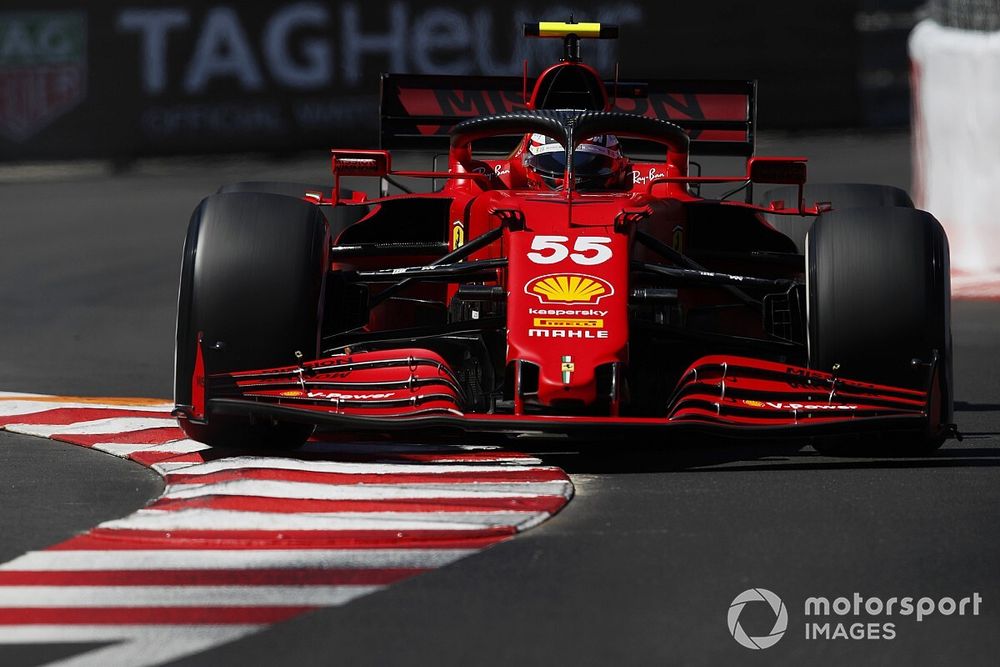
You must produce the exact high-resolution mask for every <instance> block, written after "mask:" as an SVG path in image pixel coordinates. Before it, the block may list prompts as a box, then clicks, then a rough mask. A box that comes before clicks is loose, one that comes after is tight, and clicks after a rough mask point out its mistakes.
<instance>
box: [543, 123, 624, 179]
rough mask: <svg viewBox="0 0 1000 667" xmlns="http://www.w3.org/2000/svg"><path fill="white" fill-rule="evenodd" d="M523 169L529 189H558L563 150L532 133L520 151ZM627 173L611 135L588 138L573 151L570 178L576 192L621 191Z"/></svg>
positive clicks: (562, 167)
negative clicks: (530, 187)
mask: <svg viewBox="0 0 1000 667" xmlns="http://www.w3.org/2000/svg"><path fill="white" fill-rule="evenodd" d="M524 166H525V171H526V172H527V175H528V182H529V183H530V184H531V185H532V186H533V187H535V188H537V189H546V188H548V189H552V190H559V189H561V188H562V187H563V186H564V183H563V180H564V177H565V175H566V149H565V148H563V146H562V144H560V143H559V142H558V141H556V140H555V139H553V138H552V137H547V136H545V135H544V134H532V135H530V136H529V137H528V146H527V150H526V151H525V152H524ZM627 171H628V160H626V159H625V156H624V155H622V151H621V146H620V145H619V144H618V137H616V136H615V135H613V134H600V135H597V136H594V137H590V138H589V139H586V140H584V141H583V142H581V143H580V144H579V145H578V146H577V147H576V150H575V151H573V176H574V181H575V185H576V187H577V188H578V189H580V190H609V189H616V188H621V187H622V186H623V185H624V182H625V174H626V173H627Z"/></svg>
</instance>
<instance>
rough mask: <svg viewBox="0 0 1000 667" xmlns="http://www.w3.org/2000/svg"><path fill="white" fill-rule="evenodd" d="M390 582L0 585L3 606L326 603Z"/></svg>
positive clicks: (255, 605) (195, 605)
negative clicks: (294, 584) (232, 584)
mask: <svg viewBox="0 0 1000 667" xmlns="http://www.w3.org/2000/svg"><path fill="white" fill-rule="evenodd" d="M381 588H385V586H352V585H343V586H317V585H314V584H311V585H308V586H0V607H25V608H32V609H37V608H43V607H72V608H88V607H116V608H123V607H324V606H336V605H341V604H344V603H346V602H349V601H350V600H353V599H354V598H357V597H360V596H362V595H368V594H369V593H374V592H375V591H377V590H379V589H381Z"/></svg>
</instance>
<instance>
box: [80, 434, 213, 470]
mask: <svg viewBox="0 0 1000 667" xmlns="http://www.w3.org/2000/svg"><path fill="white" fill-rule="evenodd" d="M92 449H97V450H99V451H102V452H107V453H108V454H114V455H115V456H121V457H123V458H124V457H128V456H129V455H130V454H135V453H136V452H165V453H172V454H190V453H191V452H200V451H204V450H206V449H211V447H209V446H208V445H206V444H204V443H201V442H198V441H197V440H188V439H185V440H172V441H170V442H167V443H163V444H161V445H130V444H126V443H120V442H99V443H97V444H95V445H94V446H93V447H92ZM188 465H190V464H188Z"/></svg>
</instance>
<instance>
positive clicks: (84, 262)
mask: <svg viewBox="0 0 1000 667" xmlns="http://www.w3.org/2000/svg"><path fill="white" fill-rule="evenodd" d="M760 152H762V153H765V152H770V153H785V154H807V155H810V156H811V158H812V162H811V163H810V166H811V175H812V178H813V179H814V180H817V181H821V180H857V181H872V182H883V183H889V184H894V185H900V186H903V187H906V186H907V184H908V181H909V164H908V158H907V155H908V142H907V139H906V137H905V136H903V135H890V136H870V135H856V136H847V137H842V136H837V135H826V136H821V137H775V138H772V139H770V140H768V141H764V142H762V145H761V150H760ZM325 166H326V160H325V159H324V156H323V154H322V153H321V152H318V153H316V154H315V155H312V156H303V158H302V159H295V160H291V161H268V160H262V159H259V158H246V159H238V160H233V159H226V160H206V161H192V160H186V161H184V162H173V161H162V162H156V163H144V164H141V165H139V166H138V167H137V168H135V169H132V170H130V171H127V172H124V173H118V174H116V173H108V172H106V171H103V170H102V169H101V168H100V166H84V167H82V168H79V167H73V168H70V169H68V170H66V171H63V172H60V173H57V172H53V171H52V170H39V171H37V172H33V173H25V172H23V171H21V172H12V171H0V235H2V236H0V313H2V319H0V322H2V325H0V390H6V391H25V392H39V393H53V394H81V395H90V396H99V395H107V396H151V397H166V396H169V392H170V386H171V366H172V335H173V312H174V299H175V291H176V276H177V271H178V269H179V262H180V248H181V244H182V241H183V236H184V230H185V227H186V224H187V219H188V216H189V215H190V211H191V209H192V208H193V207H194V206H195V204H196V203H197V202H198V200H199V199H200V198H201V197H202V196H204V195H205V194H207V193H209V192H211V191H213V190H214V189H215V188H216V187H217V185H218V184H220V183H222V182H229V181H236V180H263V179H283V180H297V181H304V182H325V181H326V174H325V173H324V169H325ZM953 328H954V336H955V379H956V399H957V412H956V419H957V422H958V424H959V428H960V429H961V431H962V432H963V434H964V435H965V439H964V441H962V442H956V441H950V442H949V443H948V444H947V445H946V446H945V447H944V448H943V449H942V450H941V451H940V452H939V453H937V454H935V455H933V456H929V457H924V458H915V459H914V458H877V459H838V458H827V457H822V456H819V455H818V454H816V453H815V452H813V451H812V450H811V449H810V448H803V449H789V448H787V447H778V446H768V445H763V446H754V447H747V446H739V447H736V446H724V445H720V444H718V443H704V444H701V443H699V444H697V445H696V446H692V447H686V448H685V449H683V450H677V449H675V448H673V447H671V445H670V444H669V443H664V442H641V443H636V445H635V446H634V447H632V448H630V449H629V450H628V451H608V450H606V449H601V448H599V447H598V448H593V447H591V448H587V449H585V450H584V451H576V450H575V449H574V448H569V447H560V446H547V445H546V446H541V447H539V449H541V450H542V451H543V452H544V454H545V455H544V456H543V458H544V459H545V462H546V463H551V464H555V465H559V466H562V467H563V468H564V469H565V470H567V471H568V472H570V473H571V475H572V479H573V482H574V484H575V485H576V497H575V498H574V500H573V501H572V502H571V503H570V505H569V506H568V507H567V508H566V509H565V510H563V511H562V513H560V514H559V515H558V516H556V517H555V518H554V519H552V520H550V521H548V522H547V523H545V524H544V525H543V526H541V527H540V528H537V529H535V530H533V531H531V532H529V533H527V534H525V535H523V536H519V537H517V538H515V539H513V540H510V541H508V542H504V543H502V544H500V545H497V546H495V547H492V548H490V549H488V550H487V551H485V552H483V553H480V554H478V555H476V556H473V557H470V558H467V559H465V560H462V561H459V562H457V563H455V564H453V565H450V566H448V567H445V568H442V569H440V570H437V571H434V572H430V573H428V574H425V575H422V576H419V577H415V578H412V579H409V580H407V581H405V582H403V583H400V584H398V585H396V586H393V587H391V588H389V589H387V590H384V591H382V592H380V593H377V594H375V595H371V596H368V597H365V598H362V599H360V600H357V601H355V602H352V603H351V604H348V605H346V606H343V607H339V608H332V609H328V610H321V611H318V612H313V613H310V614H306V615H304V616H301V617H298V618H296V619H293V620H292V621H289V622H286V623H283V624H279V625H276V626H273V627H271V628H270V629H268V630H266V631H264V632H262V633H260V634H257V635H253V636H250V637H248V638H245V639H242V640H240V641H237V642H234V643H232V644H228V645H224V646H220V647H218V648H216V649H214V650H212V651H209V652H206V653H202V654H198V655H195V656H192V657H190V658H188V659H186V660H184V661H182V662H183V664H191V665H196V664H197V665H209V664H211V665H220V664H222V665H228V664H247V663H248V662H249V663H253V664H279V663H280V664H285V663H289V662H292V661H294V662H295V663H297V664H324V665H326V664H350V665H364V664H372V665H383V664H454V665H465V664H488V665H502V664H510V663H515V662H516V663H519V664H551V663H553V662H559V663H571V664H574V663H575V664H583V665H604V664H608V663H610V662H615V663H618V664H636V665H647V664H705V665H711V664H722V663H727V664H803V663H805V664H845V663H855V664H899V663H903V662H907V663H910V664H967V665H974V664H990V665H992V664H996V656H997V655H1000V633H997V632H996V628H997V623H998V621H1000V611H998V610H1000V529H998V528H997V521H996V517H997V509H998V508H1000V354H998V353H1000V335H998V333H1000V303H995V302H959V303H956V304H955V308H954V323H953ZM159 490H160V482H159V479H158V478H157V477H156V476H155V475H154V474H153V473H152V472H150V471H147V470H144V469H142V468H139V467H138V466H136V465H134V464H130V463H128V462H123V461H120V460H118V459H115V458H113V457H110V456H107V455H104V454H101V453H99V452H94V451H87V450H83V449H77V448H74V447H72V446H70V445H61V444H59V443H51V442H46V441H43V440H40V439H36V438H28V437H23V436H14V435H11V434H8V433H0V501H2V511H0V531H2V532H0V535H2V539H0V556H2V557H3V558H4V560H6V559H7V558H10V557H13V556H15V555H17V554H19V553H23V552H25V551H28V550H30V549H36V548H39V547H41V546H45V545H46V544H51V543H53V542H55V541H58V540H60V539H64V538H66V537H69V536H71V535H73V534H75V533H77V532H79V531H81V530H84V529H86V528H89V527H91V526H93V525H94V524H95V523H97V522H98V521H101V520H105V519H111V518H114V517H118V516H123V515H125V514H127V513H128V512H131V511H133V510H134V509H136V508H138V507H140V506H142V505H143V504H145V503H146V502H147V501H148V500H149V499H151V498H153V497H154V496H155V495H156V494H157V493H158V492H159ZM754 587H762V588H766V589H769V590H771V591H774V592H775V593H777V594H778V595H779V596H780V597H781V598H782V599H783V600H784V602H785V604H786V605H787V607H788V614H789V625H788V631H787V633H786V635H785V636H784V638H783V639H782V640H781V641H780V642H779V643H778V644H777V645H775V646H774V647H772V648H769V649H767V650H764V651H750V650H747V649H745V648H742V647H741V646H739V645H737V644H736V642H734V641H733V639H732V637H731V636H730V634H729V630H728V628H727V622H726V620H727V619H726V615H727V611H728V609H729V606H730V603H731V602H732V601H733V599H734V598H735V597H736V596H737V594H739V593H741V592H742V591H744V590H746V589H749V588H754ZM855 592H859V593H861V594H862V595H863V596H864V597H866V598H867V597H871V596H879V597H881V598H882V599H883V600H886V599H888V598H890V597H892V596H898V597H903V596H913V597H921V596H927V597H932V598H939V597H944V596H948V597H953V598H956V599H958V598H962V597H965V596H970V595H972V594H973V593H978V594H979V595H981V596H982V599H983V603H982V605H981V608H980V614H979V615H978V616H970V615H968V614H967V615H965V616H958V615H957V614H956V615H951V616H941V615H940V614H935V615H932V616H930V617H929V618H925V619H924V620H923V621H921V622H919V623H918V622H917V621H916V620H915V618H914V617H913V616H909V617H899V616H897V617H894V618H888V617H886V616H884V615H882V616H878V617H876V618H871V619H869V618H867V617H865V618H855V617H853V616H850V615H848V616H845V617H843V618H841V617H831V618H824V619H818V620H821V621H829V622H833V623H834V624H836V623H837V622H844V623H846V624H850V623H852V622H855V621H861V622H870V621H871V622H878V623H880V624H881V623H885V622H894V623H895V634H896V636H895V638H894V639H891V640H889V639H878V640H875V639H871V640H869V639H865V640H853V639H831V640H807V639H805V638H804V630H805V627H804V625H805V621H806V620H807V619H806V618H804V615H803V611H804V610H803V604H804V601H805V599H806V598H807V597H810V596H820V595H822V596H827V597H829V598H831V599H833V598H835V597H839V596H845V597H849V598H850V597H851V596H852V595H853V594H854V593H855ZM740 622H741V624H742V626H743V627H744V629H745V630H746V631H747V633H748V634H750V635H752V636H757V635H764V634H767V632H768V631H769V630H770V629H771V626H772V624H773V622H774V616H773V614H771V613H770V612H769V611H768V609H767V607H766V606H765V605H760V604H757V605H748V606H747V608H746V610H745V611H744V613H743V615H742V616H741V617H740ZM85 648H92V646H78V645H70V644H67V645H47V646H32V645H26V646H4V647H0V664H5V665H6V664H12V665H15V664H16V665H20V664H40V663H44V662H46V661H50V660H53V659H58V658H60V657H68V656H71V655H75V654H77V653H79V652H80V651H82V650H84V649H85Z"/></svg>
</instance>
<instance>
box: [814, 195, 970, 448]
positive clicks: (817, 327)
mask: <svg viewBox="0 0 1000 667" xmlns="http://www.w3.org/2000/svg"><path fill="white" fill-rule="evenodd" d="M806 244H807V254H806V271H807V273H808V278H807V280H808V301H809V303H808V320H809V322H808V331H809V338H808V340H809V365H810V367H812V368H815V369H817V370H821V371H827V372H828V371H830V370H831V369H832V368H833V367H834V365H835V364H839V371H838V372H839V373H840V374H841V375H843V376H844V377H849V378H851V379H857V380H862V381H867V382H873V383H879V384H888V385H893V386H898V387H907V388H913V389H926V388H927V380H928V367H926V366H920V365H914V364H913V363H912V360H914V359H919V360H921V361H922V362H929V361H930V360H931V359H932V358H933V355H934V354H935V353H936V354H937V355H938V366H937V374H936V377H935V378H934V379H933V383H932V384H933V387H932V392H934V398H932V406H931V419H930V427H929V429H928V431H927V432H924V433H917V434H914V433H900V434H897V435H885V436H883V437H880V438H877V442H876V443H875V444H877V445H878V447H875V448H873V447H872V442H871V440H870V439H868V438H866V442H867V444H866V443H864V442H863V443H861V444H860V445H859V446H858V447H857V451H865V452H867V453H873V452H874V450H875V449H879V450H880V451H879V453H883V452H884V451H899V452H905V453H921V452H926V451H930V450H933V449H936V448H937V447H939V446H940V445H941V443H942V442H943V441H944V439H945V436H946V433H947V428H948V425H949V424H950V423H951V421H952V414H953V413H952V409H953V408H952V371H951V286H950V278H949V253H948V239H947V237H946V236H945V233H944V230H943V229H942V228H941V225H940V224H939V223H938V221H937V220H935V219H934V217H933V216H932V215H930V214H929V213H926V212H924V211H918V210H914V209H911V208H901V207H896V208H856V209H838V210H836V211H831V212H829V213H824V214H822V215H820V216H819V218H818V219H817V220H816V222H815V223H814V225H813V227H812V229H811V230H810V231H809V234H808V237H807V240H806ZM855 444H857V443H855ZM848 445H849V443H847V442H846V441H829V442H828V441H821V442H820V444H819V445H817V449H820V450H821V451H829V452H836V453H848V452H847V451H845V446H846V447H847V449H849V450H851V451H854V448H853V447H850V446H848Z"/></svg>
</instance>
